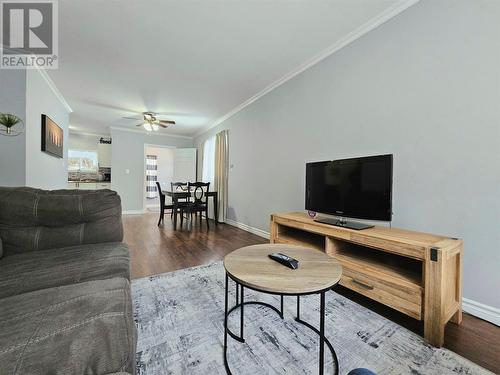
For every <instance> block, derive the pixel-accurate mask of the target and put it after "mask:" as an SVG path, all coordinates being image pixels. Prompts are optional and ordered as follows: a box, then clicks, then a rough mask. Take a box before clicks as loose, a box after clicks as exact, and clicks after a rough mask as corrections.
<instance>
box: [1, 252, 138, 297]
mask: <svg viewBox="0 0 500 375" xmlns="http://www.w3.org/2000/svg"><path fill="white" fill-rule="evenodd" d="M112 277H124V278H126V279H129V278H130V268H129V252H128V248H127V245H125V244H124V243H121V242H120V243H101V244H93V245H80V246H73V247H67V248H60V249H52V250H45V251H32V252H29V253H23V254H16V255H11V256H6V257H4V258H2V259H0V298H3V297H9V296H14V295H17V294H21V293H26V292H31V291H34V290H40V289H45V288H51V287H56V286H61V285H67V284H74V283H79V282H83V281H90V280H99V279H109V278H112Z"/></svg>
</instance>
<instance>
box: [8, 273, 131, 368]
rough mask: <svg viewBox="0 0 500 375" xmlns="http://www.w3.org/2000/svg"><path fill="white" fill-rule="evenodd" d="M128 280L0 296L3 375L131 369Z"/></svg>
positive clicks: (82, 284)
mask: <svg viewBox="0 0 500 375" xmlns="http://www.w3.org/2000/svg"><path fill="white" fill-rule="evenodd" d="M131 309H132V304H131V297H130V285H129V281H128V280H127V279H124V278H114V279H108V280H96V281H90V282H86V283H81V284H74V285H67V286H62V287H57V288H50V289H44V290H40V291H35V292H31V293H26V294H22V295H18V296H13V297H8V298H4V299H2V300H0V369H1V373H2V374H3V373H5V374H14V373H15V374H108V373H114V372H129V373H135V372H134V367H135V365H134V363H135V358H134V354H133V353H134V349H135V343H136V333H135V326H134V322H133V319H132V310H131Z"/></svg>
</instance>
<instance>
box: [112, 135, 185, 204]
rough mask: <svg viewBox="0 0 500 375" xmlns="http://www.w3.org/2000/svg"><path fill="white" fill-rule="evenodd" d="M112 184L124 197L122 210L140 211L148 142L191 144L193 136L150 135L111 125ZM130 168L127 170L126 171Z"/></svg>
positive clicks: (122, 197)
mask: <svg viewBox="0 0 500 375" xmlns="http://www.w3.org/2000/svg"><path fill="white" fill-rule="evenodd" d="M111 138H112V139H113V147H112V148H111V173H112V177H111V188H112V189H113V190H116V191H117V192H118V193H119V194H120V197H121V199H122V209H123V211H141V210H143V204H144V166H145V158H144V147H145V145H146V144H155V145H160V146H172V147H192V146H193V140H192V139H191V138H184V137H182V138H181V137H170V136H167V135H154V134H151V135H147V134H144V133H142V132H135V131H124V130H120V129H116V128H111ZM127 170H128V172H129V173H128V174H127Z"/></svg>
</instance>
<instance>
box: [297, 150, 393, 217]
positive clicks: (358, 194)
mask: <svg viewBox="0 0 500 375" xmlns="http://www.w3.org/2000/svg"><path fill="white" fill-rule="evenodd" d="M306 210H309V211H315V212H318V213H324V214H330V215H336V216H341V217H350V218H357V219H367V220H381V221H390V220H391V217H392V155H379V156H368V157H361V158H353V159H343V160H333V161H322V162H315V163H307V164H306Z"/></svg>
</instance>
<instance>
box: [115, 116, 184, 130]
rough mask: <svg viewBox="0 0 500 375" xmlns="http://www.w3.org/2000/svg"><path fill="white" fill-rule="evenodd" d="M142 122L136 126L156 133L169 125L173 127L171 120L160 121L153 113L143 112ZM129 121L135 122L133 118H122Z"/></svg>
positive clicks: (173, 122)
mask: <svg viewBox="0 0 500 375" xmlns="http://www.w3.org/2000/svg"><path fill="white" fill-rule="evenodd" d="M142 117H143V120H144V121H143V122H141V123H140V124H137V125H136V126H142V127H143V128H144V129H145V130H146V131H148V132H150V131H158V130H159V129H160V127H161V128H164V129H166V128H168V126H169V125H174V124H175V121H172V120H160V119H159V118H158V114H157V113H154V112H143V113H142ZM124 118H126V119H129V120H137V118H134V117H124Z"/></svg>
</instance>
